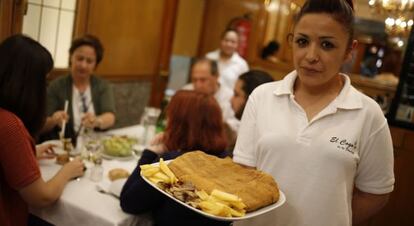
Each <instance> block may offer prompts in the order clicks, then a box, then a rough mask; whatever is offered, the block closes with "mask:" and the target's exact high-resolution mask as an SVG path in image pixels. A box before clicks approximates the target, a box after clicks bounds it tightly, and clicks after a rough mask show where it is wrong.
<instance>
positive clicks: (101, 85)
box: [43, 35, 115, 140]
mask: <svg viewBox="0 0 414 226" xmlns="http://www.w3.org/2000/svg"><path fill="white" fill-rule="evenodd" d="M69 54H70V74H69V75H66V76H63V77H60V78H58V79H56V80H54V81H52V82H51V83H50V85H49V87H48V90H47V115H48V117H47V120H46V123H45V126H44V127H43V133H46V134H47V138H48V139H57V138H59V132H60V130H61V128H60V127H61V125H62V122H63V121H67V123H68V124H67V126H66V128H65V137H70V138H72V140H75V138H76V136H77V135H79V132H80V131H81V129H82V128H90V129H97V130H105V129H108V128H110V127H112V126H113V125H114V123H115V104H114V97H113V92H112V87H111V86H110V85H109V83H108V82H106V81H104V80H102V79H100V78H98V77H97V76H95V75H94V74H93V73H94V72H95V69H96V68H97V66H98V65H99V63H100V62H101V60H102V57H103V47H102V44H101V42H100V41H99V39H98V38H96V37H94V36H92V35H86V36H84V37H81V38H78V39H75V40H74V41H73V42H72V45H71V47H70V49H69ZM66 101H68V103H69V104H68V106H69V107H68V111H67V112H65V111H64V107H65V102H66Z"/></svg>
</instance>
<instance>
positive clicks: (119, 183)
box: [96, 178, 127, 198]
mask: <svg viewBox="0 0 414 226" xmlns="http://www.w3.org/2000/svg"><path fill="white" fill-rule="evenodd" d="M126 180H127V179H126V178H122V179H118V180H114V181H107V180H103V181H101V182H100V183H97V184H96V189H97V190H98V191H99V192H101V193H105V194H110V195H113V196H115V197H117V198H119V197H120V196H121V191H122V187H123V186H124V184H125V182H126Z"/></svg>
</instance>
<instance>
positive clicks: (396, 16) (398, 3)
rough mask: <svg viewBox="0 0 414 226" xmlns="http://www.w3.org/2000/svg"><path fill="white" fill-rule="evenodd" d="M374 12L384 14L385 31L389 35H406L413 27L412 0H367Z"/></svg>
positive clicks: (413, 10) (413, 2)
mask: <svg viewBox="0 0 414 226" xmlns="http://www.w3.org/2000/svg"><path fill="white" fill-rule="evenodd" d="M368 5H369V7H370V8H371V10H372V11H373V13H375V14H382V15H386V16H387V18H386V19H385V31H386V32H387V33H388V35H390V36H391V37H407V36H408V34H409V32H410V30H411V28H412V27H413V23H414V21H413V19H412V18H413V12H414V0H369V1H368Z"/></svg>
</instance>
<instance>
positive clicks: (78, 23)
mask: <svg viewBox="0 0 414 226" xmlns="http://www.w3.org/2000/svg"><path fill="white" fill-rule="evenodd" d="M90 3H91V0H77V2H76V16H75V22H74V26H73V37H74V38H76V37H80V36H82V35H84V34H86V33H87V24H88V15H89V9H90Z"/></svg>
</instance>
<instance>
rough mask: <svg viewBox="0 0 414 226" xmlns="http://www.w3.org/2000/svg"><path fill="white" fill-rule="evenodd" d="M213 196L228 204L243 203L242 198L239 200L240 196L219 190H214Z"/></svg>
mask: <svg viewBox="0 0 414 226" xmlns="http://www.w3.org/2000/svg"><path fill="white" fill-rule="evenodd" d="M211 196H214V197H216V198H218V199H221V200H223V201H227V202H241V198H239V197H238V196H236V195H233V194H230V193H227V192H224V191H220V190H217V189H214V190H213V191H212V192H211Z"/></svg>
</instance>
